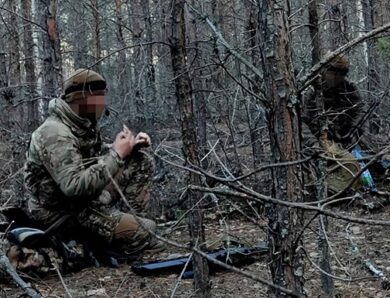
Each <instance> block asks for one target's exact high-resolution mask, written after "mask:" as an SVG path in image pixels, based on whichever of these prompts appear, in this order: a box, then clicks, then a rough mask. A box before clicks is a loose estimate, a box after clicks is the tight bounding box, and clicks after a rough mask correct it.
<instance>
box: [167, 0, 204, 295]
mask: <svg viewBox="0 0 390 298" xmlns="http://www.w3.org/2000/svg"><path fill="white" fill-rule="evenodd" d="M184 6H185V0H174V2H173V8H172V46H171V57H172V69H173V74H174V77H175V78H176V79H175V86H176V96H177V102H178V106H179V111H180V117H181V131H182V139H183V153H184V157H185V160H188V161H189V162H190V163H192V164H194V165H196V166H199V165H200V162H199V157H198V152H197V146H196V144H197V139H196V123H195V116H194V110H193V97H192V96H193V94H192V85H191V80H190V77H189V75H188V72H187V65H186V57H187V53H186V26H185V19H184ZM188 184H193V185H200V177H199V175H197V174H194V173H190V174H189V177H188ZM200 199H201V196H200V194H199V193H194V192H188V204H189V207H191V208H193V209H192V211H191V213H190V216H189V229H190V236H191V245H192V246H199V247H200V248H201V249H202V248H203V247H204V243H205V233H204V226H203V214H202V208H201V203H200ZM192 263H193V267H194V284H195V297H199V298H200V297H202V298H203V297H209V296H210V293H209V282H208V279H209V269H208V265H207V261H206V260H205V259H203V258H202V257H201V256H200V255H199V254H194V256H193V262H192Z"/></svg>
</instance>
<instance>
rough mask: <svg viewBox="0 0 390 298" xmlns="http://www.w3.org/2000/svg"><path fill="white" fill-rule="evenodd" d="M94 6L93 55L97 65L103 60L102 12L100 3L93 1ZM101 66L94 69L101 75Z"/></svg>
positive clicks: (96, 0)
mask: <svg viewBox="0 0 390 298" xmlns="http://www.w3.org/2000/svg"><path fill="white" fill-rule="evenodd" d="M91 4H92V16H93V29H94V30H93V31H92V39H93V44H94V47H93V51H92V52H93V54H94V56H95V61H94V62H95V63H96V62H97V61H99V59H100V58H101V52H102V47H101V44H100V38H101V37H100V11H99V1H98V0H91ZM100 68H101V67H100V64H98V65H95V67H94V69H95V70H96V71H97V72H98V73H101V69H100Z"/></svg>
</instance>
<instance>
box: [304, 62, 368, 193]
mask: <svg viewBox="0 0 390 298" xmlns="http://www.w3.org/2000/svg"><path fill="white" fill-rule="evenodd" d="M347 73H348V60H347V58H346V57H345V56H338V57H336V58H335V59H334V60H333V61H332V62H330V64H329V66H328V67H327V68H326V69H325V70H324V71H323V72H322V76H321V79H320V82H316V83H318V88H317V90H316V89H315V88H313V87H312V86H311V87H309V88H308V89H307V90H306V91H305V92H304V93H303V95H302V103H303V108H302V120H303V123H302V134H303V146H304V151H305V150H307V149H309V150H310V149H312V148H317V149H320V147H321V148H322V149H323V150H325V154H326V155H328V156H329V157H331V158H334V159H339V161H338V162H332V161H328V163H327V169H328V170H327V172H328V175H327V182H328V183H327V184H328V190H329V191H331V192H339V191H341V190H343V189H344V188H345V187H346V186H347V185H348V184H349V182H350V181H351V180H352V179H354V176H353V175H354V174H355V173H357V172H358V171H359V169H360V167H359V163H358V162H357V160H356V159H355V158H354V156H353V155H352V154H351V153H350V152H349V150H350V149H352V148H353V147H354V146H355V145H357V144H358V143H359V142H360V143H361V136H362V131H363V130H362V127H361V126H362V123H361V120H362V117H363V115H364V103H363V100H362V98H361V96H360V95H359V92H358V90H357V88H356V87H355V86H354V85H353V84H352V83H351V82H350V81H348V79H347V78H346V76H347ZM320 140H321V141H322V142H321V143H322V146H320V142H319V141H320ZM309 152H310V151H309ZM314 169H315V167H313V165H311V166H309V169H308V170H309V171H310V172H312V176H315V174H314V173H313V172H314ZM312 178H314V179H312ZM310 180H313V181H316V179H315V177H310V176H309V181H310ZM352 187H353V188H357V187H359V181H356V182H355V184H354V185H353V186H352Z"/></svg>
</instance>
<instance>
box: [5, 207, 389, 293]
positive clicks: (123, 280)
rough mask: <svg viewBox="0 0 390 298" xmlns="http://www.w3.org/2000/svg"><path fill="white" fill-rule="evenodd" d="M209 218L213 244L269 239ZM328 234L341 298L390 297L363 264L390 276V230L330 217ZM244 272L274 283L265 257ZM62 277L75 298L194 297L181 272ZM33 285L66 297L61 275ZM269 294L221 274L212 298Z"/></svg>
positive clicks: (183, 238)
mask: <svg viewBox="0 0 390 298" xmlns="http://www.w3.org/2000/svg"><path fill="white" fill-rule="evenodd" d="M334 210H335V211H336V210H338V211H342V212H345V214H347V215H350V216H354V217H363V216H364V217H365V218H375V219H388V218H389V217H390V206H384V207H383V208H382V209H381V210H379V211H376V212H371V213H368V212H367V211H364V210H362V209H361V208H360V207H356V206H348V207H347V206H339V207H337V208H334ZM206 217H207V224H206V234H207V239H208V243H209V244H211V243H212V242H215V240H216V239H222V238H226V231H227V230H228V234H229V236H230V238H231V239H235V240H236V241H240V240H243V241H245V243H247V244H255V243H257V242H258V241H259V240H260V241H261V240H266V238H265V237H266V236H265V232H264V228H265V226H266V225H265V222H264V221H262V220H258V221H257V223H256V224H254V223H252V222H249V221H245V220H244V219H243V218H239V217H238V216H237V215H232V216H224V218H223V221H221V220H222V218H216V217H219V216H218V214H217V215H215V213H208V214H207V216H206ZM307 218H310V214H307ZM222 222H223V224H222ZM347 230H348V231H349V232H350V233H349V234H348V233H347ZM317 231H318V221H317V222H316V220H314V221H313V222H312V224H311V225H310V227H309V229H307V230H306V232H305V234H304V245H303V246H304V248H305V251H306V254H305V255H306V257H305V262H306V269H305V289H306V292H307V296H308V297H321V294H320V293H321V289H320V285H321V283H320V273H319V270H318V269H317V268H316V267H315V266H316V265H317V264H318V263H319V260H318V258H319V253H318V234H317ZM348 235H349V236H348ZM327 236H328V240H329V244H330V251H331V255H332V268H333V274H334V275H335V276H337V277H338V278H342V279H344V281H343V280H338V279H336V280H335V288H336V292H337V297H354V298H358V297H390V290H389V291H387V290H384V289H382V285H381V280H380V279H378V278H373V275H372V274H371V273H370V272H369V271H368V270H367V268H366V267H365V265H364V263H363V261H362V258H363V259H367V260H370V261H371V262H372V264H373V265H375V266H376V268H377V269H380V270H382V271H383V273H384V274H385V275H390V227H381V226H369V225H357V224H352V223H347V222H345V221H339V220H334V219H330V220H329V228H328V233H327ZM169 238H171V239H174V240H177V241H180V242H182V243H186V242H187V241H188V232H187V228H186V226H185V225H183V226H179V227H178V229H176V230H175V231H173V232H172V233H171V234H170V236H169ZM350 239H352V241H353V242H354V243H355V244H356V245H357V247H358V248H359V250H360V254H361V255H360V257H357V256H356V254H354V253H353V251H352V246H351V244H350ZM214 244H215V245H217V246H218V244H216V243H214ZM178 252H179V253H180V252H181V253H182V251H180V250H179V251H178V249H177V248H175V247H171V246H169V247H168V248H167V250H166V251H165V252H162V253H159V254H156V255H154V256H147V257H146V258H145V260H151V259H154V260H155V259H162V258H166V257H167V256H168V255H170V254H173V253H178ZM242 269H244V270H248V271H250V272H252V273H254V274H255V275H257V276H258V277H261V278H264V279H268V280H269V279H270V274H269V270H268V266H267V261H266V258H260V259H259V260H258V261H257V262H255V263H253V264H251V265H248V266H245V267H244V268H242ZM63 279H64V283H65V285H66V286H67V288H68V291H69V293H70V294H71V296H72V297H171V295H172V293H173V291H174V293H175V294H174V297H191V296H192V295H193V285H192V280H191V279H185V280H180V279H179V278H178V276H177V275H176V274H174V275H161V276H157V277H141V276H138V275H136V274H134V273H133V272H132V271H131V270H130V266H129V265H128V264H123V265H121V266H120V267H119V268H107V267H100V268H86V269H84V270H82V271H80V272H77V273H73V274H67V275H65V276H63ZM348 280H350V281H348ZM32 285H33V286H34V287H35V288H36V289H38V290H39V292H40V293H41V294H42V296H43V297H67V295H66V291H65V289H64V286H63V284H62V283H61V281H60V278H59V276H58V275H52V276H49V277H46V278H45V279H42V280H33V281H32ZM0 287H2V291H1V292H0V297H20V295H21V294H22V292H21V291H20V290H19V289H17V288H15V287H14V286H12V285H10V284H2V285H0ZM267 291H268V289H267V287H266V286H264V285H263V284H261V283H259V282H255V281H252V280H250V279H249V278H247V277H244V276H241V275H238V274H236V273H231V272H226V271H224V272H222V271H221V272H217V273H215V274H213V275H212V276H211V293H212V297H269V296H270V295H269V294H268V293H267Z"/></svg>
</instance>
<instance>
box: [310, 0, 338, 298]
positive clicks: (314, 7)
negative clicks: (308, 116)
mask: <svg viewBox="0 0 390 298" xmlns="http://www.w3.org/2000/svg"><path fill="white" fill-rule="evenodd" d="M309 23H310V27H309V28H310V37H311V41H312V53H311V60H312V65H315V64H317V63H318V62H319V61H320V59H321V49H322V47H321V43H320V36H319V27H318V1H317V0H313V1H311V2H310V3H309ZM320 85H321V83H320V82H319V81H318V80H317V81H316V82H315V83H314V92H315V98H316V99H317V98H320V100H319V101H318V102H319V103H320V108H321V109H322V110H324V103H323V100H322V92H321V88H320ZM320 127H326V123H320ZM321 134H323V132H321ZM320 143H322V142H321V140H320ZM316 167H317V169H316V172H317V183H316V186H317V187H316V192H317V200H324V199H325V198H326V197H327V187H326V180H325V177H326V161H325V160H324V159H322V158H319V159H318V160H317V162H316ZM327 229H328V218H327V217H326V216H322V215H320V223H319V238H318V249H319V255H320V267H321V269H322V270H323V271H325V272H327V273H329V274H332V269H331V266H330V258H331V257H330V253H329V245H328V242H327V238H326V231H327ZM321 289H322V295H323V297H328V298H332V297H334V281H333V278H332V277H330V276H329V275H327V274H324V273H322V272H321Z"/></svg>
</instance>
